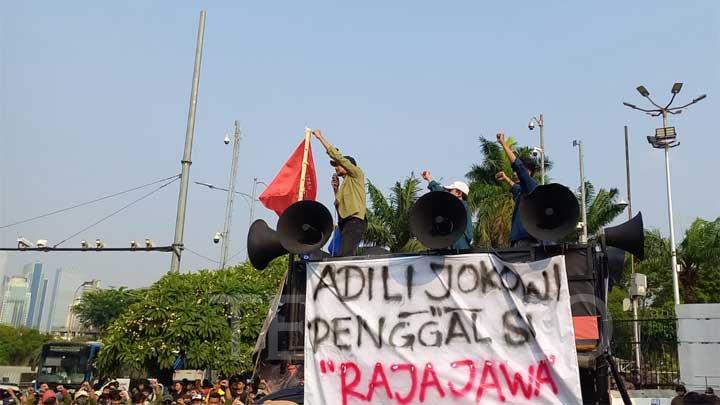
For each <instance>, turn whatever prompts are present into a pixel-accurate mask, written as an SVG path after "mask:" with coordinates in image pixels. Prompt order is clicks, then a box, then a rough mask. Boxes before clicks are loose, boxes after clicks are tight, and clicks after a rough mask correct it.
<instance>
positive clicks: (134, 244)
mask: <svg viewBox="0 0 720 405" xmlns="http://www.w3.org/2000/svg"><path fill="white" fill-rule="evenodd" d="M137 247H138V244H137V242H135V241H134V240H131V241H130V249H137Z"/></svg>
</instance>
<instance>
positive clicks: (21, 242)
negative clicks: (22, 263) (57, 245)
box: [17, 237, 33, 249]
mask: <svg viewBox="0 0 720 405" xmlns="http://www.w3.org/2000/svg"><path fill="white" fill-rule="evenodd" d="M17 244H18V249H27V248H31V247H33V244H32V243H31V242H30V241H29V240H27V239H25V238H23V237H18V238H17Z"/></svg>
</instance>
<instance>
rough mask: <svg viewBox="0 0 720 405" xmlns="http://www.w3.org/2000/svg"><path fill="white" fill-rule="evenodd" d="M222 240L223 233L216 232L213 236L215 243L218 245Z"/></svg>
mask: <svg viewBox="0 0 720 405" xmlns="http://www.w3.org/2000/svg"><path fill="white" fill-rule="evenodd" d="M221 239H222V233H220V232H215V235H213V243H214V244H216V245H217V244H218V243H220V240H221Z"/></svg>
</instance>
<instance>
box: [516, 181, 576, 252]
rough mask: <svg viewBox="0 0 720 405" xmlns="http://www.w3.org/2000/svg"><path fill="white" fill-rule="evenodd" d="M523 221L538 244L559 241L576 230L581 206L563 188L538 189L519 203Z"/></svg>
mask: <svg viewBox="0 0 720 405" xmlns="http://www.w3.org/2000/svg"><path fill="white" fill-rule="evenodd" d="M519 212H520V221H521V222H522V224H523V226H524V227H525V229H526V230H527V231H528V233H529V234H530V235H532V236H533V237H534V238H535V239H537V240H541V241H542V240H545V241H553V242H554V241H558V240H560V239H562V238H563V237H565V236H567V235H568V234H569V233H570V232H572V231H573V230H574V229H575V227H576V226H577V222H578V218H579V217H580V204H578V202H577V198H576V197H575V194H573V192H572V191H570V189H568V188H567V187H565V186H563V185H562V184H546V185H543V186H537V187H536V188H535V190H533V192H532V193H530V194H528V195H526V196H523V198H522V200H520V208H519Z"/></svg>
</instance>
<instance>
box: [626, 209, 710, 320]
mask: <svg viewBox="0 0 720 405" xmlns="http://www.w3.org/2000/svg"><path fill="white" fill-rule="evenodd" d="M677 257H678V264H679V265H680V268H681V269H682V271H681V272H680V274H679V275H678V278H679V281H680V287H679V289H680V296H681V299H682V302H683V303H686V304H693V303H707V302H720V262H718V257H720V218H717V219H715V220H714V221H707V220H704V219H700V218H698V219H696V220H695V221H694V222H693V223H692V224H691V225H690V227H689V228H688V229H687V231H685V235H684V238H683V240H682V242H680V244H679V245H678V247H677ZM670 268H671V260H670V241H669V239H667V238H665V237H663V236H662V235H661V234H660V232H659V231H657V230H653V231H646V232H645V260H642V261H639V262H638V263H637V265H636V268H635V269H636V271H637V272H638V273H643V274H645V275H646V276H647V283H648V296H647V298H646V305H648V306H651V307H655V308H665V309H668V308H670V309H672V305H673V291H672V273H671V271H670Z"/></svg>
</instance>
